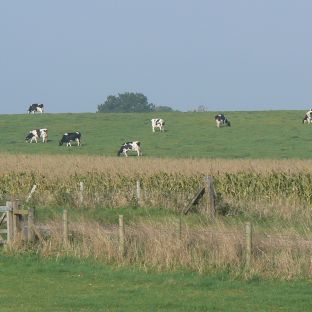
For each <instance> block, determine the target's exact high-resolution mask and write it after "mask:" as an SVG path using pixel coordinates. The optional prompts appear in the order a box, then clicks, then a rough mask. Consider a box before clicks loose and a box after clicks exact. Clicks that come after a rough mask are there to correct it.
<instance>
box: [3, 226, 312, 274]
mask: <svg viewBox="0 0 312 312" xmlns="http://www.w3.org/2000/svg"><path fill="white" fill-rule="evenodd" d="M45 230H46V233H48V234H46V236H45V238H44V239H42V240H41V241H40V242H38V243H37V244H34V245H32V247H30V246H29V245H28V246H27V247H25V245H22V244H21V243H20V241H15V243H14V244H12V245H11V246H10V247H9V248H8V249H7V252H8V253H21V252H23V251H27V252H28V251H29V248H32V250H33V251H35V252H36V253H38V254H40V255H41V256H43V257H60V256H61V257H63V256H69V257H75V258H80V259H91V260H96V261H100V262H103V263H107V264H115V265H120V266H123V265H126V266H129V265H135V266H136V267H139V268H141V269H144V270H149V269H153V270H157V271H168V270H180V269H187V270H192V271H196V272H199V273H208V272H212V271H227V272H229V273H230V274H232V275H234V276H239V275H244V274H245V275H246V276H251V275H261V276H263V277H268V278H272V277H273V278H282V279H292V278H295V277H308V276H312V264H311V257H312V248H311V247H312V240H309V239H308V238H307V237H306V236H305V235H304V234H302V233H298V232H297V231H295V230H293V231H292V232H289V230H288V229H283V230H282V229H279V231H278V232H273V233H272V232H270V233H267V232H264V231H260V232H259V231H257V225H256V226H255V229H254V235H253V249H252V259H251V267H250V269H249V270H248V271H246V269H245V249H246V248H245V234H244V225H243V224H242V223H240V224H236V225H232V226H229V225H228V224H224V223H222V222H220V221H219V222H217V223H215V224H211V225H210V226H199V227H196V228H193V227H189V225H188V224H187V223H184V222H182V227H181V229H179V227H178V221H177V220H168V221H167V222H162V223H159V222H155V221H148V220H144V221H140V222H138V223H136V224H129V225H127V226H126V228H125V238H126V241H125V254H124V255H121V254H120V251H119V238H118V228H117V226H103V225H101V224H99V223H97V222H86V221H83V220H80V221H79V222H72V223H70V231H69V232H70V235H71V239H70V243H64V242H63V236H62V228H61V221H59V222H57V221H54V222H50V223H48V224H47V225H46V226H45Z"/></svg>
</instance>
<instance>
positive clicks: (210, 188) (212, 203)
mask: <svg viewBox="0 0 312 312" xmlns="http://www.w3.org/2000/svg"><path fill="white" fill-rule="evenodd" d="M206 183H207V193H208V201H207V212H209V214H210V217H211V218H212V219H214V218H215V216H216V195H215V190H214V185H213V177H212V176H207V177H206Z"/></svg>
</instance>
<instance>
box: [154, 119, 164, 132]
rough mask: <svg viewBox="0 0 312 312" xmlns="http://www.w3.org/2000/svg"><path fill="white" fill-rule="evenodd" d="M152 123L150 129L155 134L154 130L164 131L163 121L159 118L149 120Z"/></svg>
mask: <svg viewBox="0 0 312 312" xmlns="http://www.w3.org/2000/svg"><path fill="white" fill-rule="evenodd" d="M151 122H152V129H153V132H155V128H159V131H163V132H164V131H165V121H164V120H163V119H160V118H154V119H152V120H151Z"/></svg>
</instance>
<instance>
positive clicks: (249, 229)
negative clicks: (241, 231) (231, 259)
mask: <svg viewBox="0 0 312 312" xmlns="http://www.w3.org/2000/svg"><path fill="white" fill-rule="evenodd" d="M245 234H246V254H245V256H246V258H245V268H246V270H249V269H250V263H251V251H252V226H251V223H250V222H246V225H245Z"/></svg>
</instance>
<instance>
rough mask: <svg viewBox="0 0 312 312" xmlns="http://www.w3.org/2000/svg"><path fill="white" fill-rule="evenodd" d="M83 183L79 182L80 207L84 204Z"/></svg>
mask: <svg viewBox="0 0 312 312" xmlns="http://www.w3.org/2000/svg"><path fill="white" fill-rule="evenodd" d="M83 189H84V186H83V182H79V205H82V203H83Z"/></svg>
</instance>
